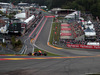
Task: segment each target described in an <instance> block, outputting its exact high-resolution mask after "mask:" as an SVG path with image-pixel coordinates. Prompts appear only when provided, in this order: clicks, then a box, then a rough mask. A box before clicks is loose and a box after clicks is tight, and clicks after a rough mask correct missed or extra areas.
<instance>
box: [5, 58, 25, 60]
mask: <svg viewBox="0 0 100 75" xmlns="http://www.w3.org/2000/svg"><path fill="white" fill-rule="evenodd" d="M4 59H8V60H26V59H24V58H4Z"/></svg>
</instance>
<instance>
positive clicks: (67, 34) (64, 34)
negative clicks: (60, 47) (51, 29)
mask: <svg viewBox="0 0 100 75" xmlns="http://www.w3.org/2000/svg"><path fill="white" fill-rule="evenodd" d="M60 35H61V36H71V35H72V34H71V33H61V34H60Z"/></svg>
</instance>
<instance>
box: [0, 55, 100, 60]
mask: <svg viewBox="0 0 100 75" xmlns="http://www.w3.org/2000/svg"><path fill="white" fill-rule="evenodd" d="M91 57H100V55H96V56H70V57H34V58H0V61H4V60H35V59H38V60H41V59H71V58H91Z"/></svg>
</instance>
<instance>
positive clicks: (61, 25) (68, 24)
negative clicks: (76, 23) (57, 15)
mask: <svg viewBox="0 0 100 75" xmlns="http://www.w3.org/2000/svg"><path fill="white" fill-rule="evenodd" d="M61 26H65V27H66V26H67V27H68V26H70V25H69V24H61Z"/></svg>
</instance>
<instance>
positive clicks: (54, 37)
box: [49, 22, 60, 44]
mask: <svg viewBox="0 0 100 75" xmlns="http://www.w3.org/2000/svg"><path fill="white" fill-rule="evenodd" d="M55 32H56V34H55ZM59 38H60V23H57V22H54V23H53V24H52V29H51V34H50V40H49V42H50V44H52V43H53V41H57V42H59Z"/></svg>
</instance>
